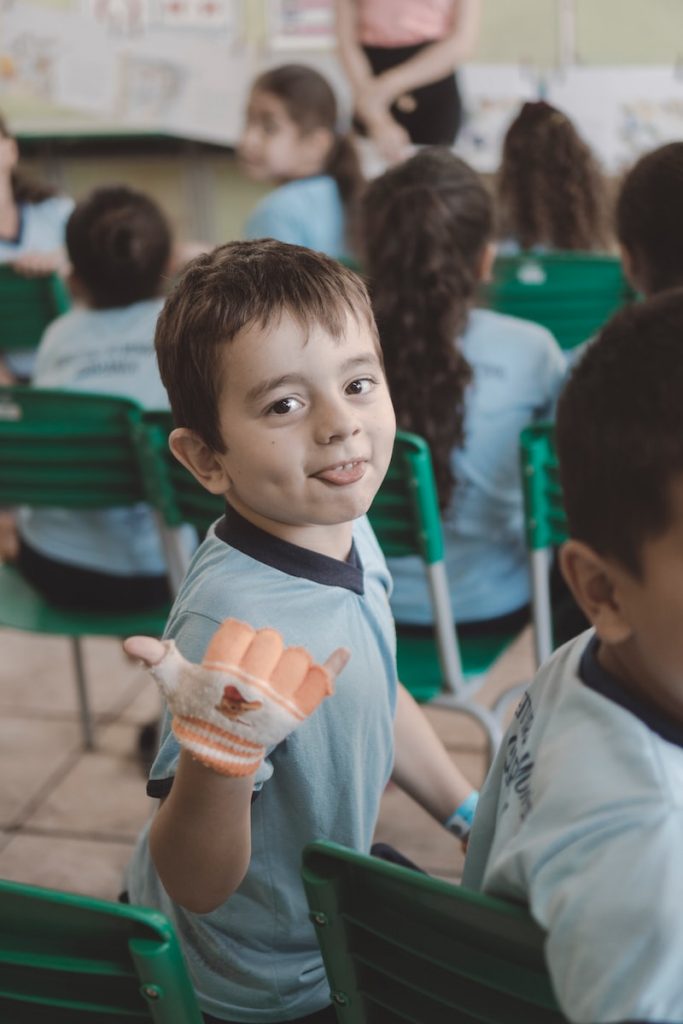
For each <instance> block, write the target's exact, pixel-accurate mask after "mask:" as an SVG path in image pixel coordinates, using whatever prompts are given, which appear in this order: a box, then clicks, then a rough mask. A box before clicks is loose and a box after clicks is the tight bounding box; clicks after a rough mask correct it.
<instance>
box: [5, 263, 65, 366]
mask: <svg viewBox="0 0 683 1024" xmlns="http://www.w3.org/2000/svg"><path fill="white" fill-rule="evenodd" d="M70 306H71V300H70V298H69V293H68V291H67V288H66V285H65V284H64V282H63V281H62V279H61V278H60V277H58V275H57V274H48V275H46V276H41V277H24V276H23V275H22V274H18V273H17V272H16V271H15V270H13V269H12V267H9V266H0V309H1V310H2V316H1V317H0V352H6V351H7V350H8V349H10V350H15V349H17V350H21V349H34V348H37V346H38V343H39V342H40V339H41V337H42V335H43V331H44V330H45V328H46V327H47V325H48V324H49V323H50V322H51V321H52V320H54V319H55V317H58V316H60V315H61V314H62V313H66V311H67V310H68V309H69V308H70Z"/></svg>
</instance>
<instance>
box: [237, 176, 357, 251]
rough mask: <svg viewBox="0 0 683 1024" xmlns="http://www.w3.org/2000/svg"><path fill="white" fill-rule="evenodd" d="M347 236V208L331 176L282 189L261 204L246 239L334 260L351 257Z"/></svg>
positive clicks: (280, 187) (308, 180) (256, 209)
mask: <svg viewBox="0 0 683 1024" xmlns="http://www.w3.org/2000/svg"><path fill="white" fill-rule="evenodd" d="M345 232H346V216H345V213H344V204H343V203H342V200H341V196H340V195H339V189H338V188H337V183H336V181H335V180H334V178H332V177H330V176H329V175H327V174H320V175H316V176H315V177H313V178H300V179H299V180H297V181H290V182H287V184H286V185H280V186H279V187H278V188H276V189H274V190H273V191H272V192H270V193H269V194H268V195H267V196H265V198H263V199H262V200H261V201H260V202H259V203H258V205H257V206H256V207H255V209H254V210H253V212H252V213H251V215H250V217H249V219H248V221H247V224H246V227H245V237H246V238H249V239H253V238H276V239H277V240H278V241H279V242H289V243H290V244H291V245H305V246H306V247H307V248H309V249H315V250H316V251H318V252H324V253H326V255H327V256H332V257H333V258H334V259H341V258H346V257H348V255H349V252H348V247H347V245H346V237H345Z"/></svg>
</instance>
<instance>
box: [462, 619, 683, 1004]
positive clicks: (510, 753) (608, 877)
mask: <svg viewBox="0 0 683 1024" xmlns="http://www.w3.org/2000/svg"><path fill="white" fill-rule="evenodd" d="M597 644H598V641H597V638H596V637H595V635H594V633H593V631H592V630H589V631H588V632H587V633H584V634H582V635H581V636H579V637H577V638H576V639H575V640H572V641H570V642H569V643H568V644H565V646H564V647H561V648H560V649H559V651H557V652H556V653H555V654H554V655H553V657H552V658H551V659H550V660H549V661H548V662H547V663H546V664H545V665H544V666H543V667H542V668H541V669H540V671H539V672H538V674H537V676H536V678H535V680H534V682H533V684H532V685H531V687H530V688H529V690H528V692H527V694H526V695H525V696H524V698H523V699H522V701H521V703H520V705H519V707H518V708H517V711H516V713H515V717H514V720H513V722H512V725H511V726H510V727H509V729H508V731H507V733H506V735H505V737H504V739H503V743H502V745H501V748H500V750H499V752H498V755H497V757H496V759H495V761H494V764H493V766H492V768H491V771H490V773H489V775H488V778H487V780H486V783H485V784H484V787H483V790H482V793H481V796H480V799H479V805H478V808H477V814H476V817H475V821H474V827H473V829H472V834H471V837H470V842H469V847H468V851H467V858H466V862H465V869H464V874H463V885H465V886H467V887H469V888H471V889H477V890H479V891H482V892H486V893H489V894H490V895H492V896H498V897H501V898H502V899H506V900H512V901H514V902H516V903H522V904H525V905H527V906H528V908H529V910H530V912H531V914H532V916H533V917H534V918H535V919H536V921H537V922H538V924H539V925H540V926H541V928H543V929H544V930H545V931H546V932H547V940H546V944H545V954H546V959H547V962H548V967H549V970H550V975H551V978H552V982H553V987H554V989H555V992H556V995H557V999H558V1002H559V1004H560V1006H561V1008H562V1010H563V1011H564V1013H565V1014H566V1015H567V1016H568V1017H569V1019H570V1020H572V1021H576V1022H581V1024H588V1022H593V1024H603V1022H604V1024H607V1022H616V1021H652V1022H655V1021H656V1022H658V1024H672V1022H680V1021H683V970H681V950H683V914H682V913H681V908H682V907H683V871H682V870H681V865H683V727H681V726H680V725H676V724H674V723H672V722H671V720H670V719H669V718H668V717H667V716H666V715H664V714H663V713H662V712H661V711H659V710H658V709H657V708H655V707H654V706H653V705H650V704H649V703H648V702H647V701H646V700H645V699H643V698H641V697H639V696H637V695H634V694H631V693H629V691H627V690H626V689H625V688H624V686H623V685H622V684H621V683H620V681H619V680H618V679H615V678H613V677H612V676H611V675H610V674H609V673H607V672H606V671H605V670H604V669H603V668H602V667H601V665H600V664H599V662H598V660H597V649H598V648H597Z"/></svg>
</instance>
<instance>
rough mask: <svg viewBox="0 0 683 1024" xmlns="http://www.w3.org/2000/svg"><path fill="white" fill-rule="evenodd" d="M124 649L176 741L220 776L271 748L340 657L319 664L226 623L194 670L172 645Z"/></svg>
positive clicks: (318, 697) (328, 681)
mask: <svg viewBox="0 0 683 1024" xmlns="http://www.w3.org/2000/svg"><path fill="white" fill-rule="evenodd" d="M124 647H125V650H126V651H127V652H128V654H130V655H132V656H133V657H139V658H142V660H143V661H144V662H145V663H146V664H147V666H148V668H149V669H150V671H151V673H152V675H153V676H154V678H155V679H156V681H157V683H158V685H159V688H160V690H161V692H162V693H163V695H164V697H165V698H166V701H167V703H168V706H169V708H170V710H171V711H172V712H173V722H172V728H173V732H174V733H175V735H176V737H177V739H178V742H179V743H180V744H181V745H182V746H183V747H185V749H186V750H188V751H189V752H190V753H191V754H192V756H193V757H194V758H196V759H197V760H198V761H201V762H202V763H203V764H205V765H207V766H208V767H209V768H213V770H214V771H217V772H220V773H221V774H223V775H232V776H242V775H252V774H253V773H254V772H255V771H256V769H257V768H258V766H259V765H260V764H261V761H262V760H263V757H264V756H265V753H266V750H267V749H268V748H271V747H274V746H276V745H277V744H278V743H280V741H281V740H283V739H284V738H285V736H288V735H289V733H290V732H292V730H294V729H296V727H297V726H298V725H300V724H301V722H303V721H304V719H306V718H307V717H308V716H309V715H310V714H311V713H312V712H313V711H315V709H316V708H317V707H318V705H319V704H320V702H321V701H322V700H323V698H324V697H327V696H329V695H330V694H331V693H333V689H334V688H333V682H332V679H333V675H334V674H336V672H338V671H341V668H342V667H343V665H344V664H345V663H346V660H347V657H348V656H347V654H346V652H344V651H342V650H341V649H340V650H339V651H335V653H334V654H333V655H331V657H330V658H329V659H328V661H327V662H326V663H325V665H324V666H323V665H318V664H315V663H314V662H313V659H312V658H311V656H310V654H309V653H308V651H306V650H305V649H304V648H303V647H285V646H284V643H283V641H282V637H281V636H280V634H279V633H278V632H277V631H276V630H274V629H259V630H254V629H252V628H251V626H248V625H246V623H244V622H238V621H237V619H226V620H225V621H224V622H223V623H222V624H221V625H220V626H219V628H218V630H217V632H216V633H215V634H214V636H213V638H212V639H211V642H210V643H209V646H208V648H207V651H206V654H205V655H204V659H203V661H202V663H201V665H194V664H192V663H191V662H189V661H186V659H185V658H184V657H183V656H182V654H181V653H180V651H179V650H178V649H177V648H176V645H175V643H174V642H173V640H163V641H159V640H153V639H152V638H151V637H130V639H128V640H126V641H125V643H124Z"/></svg>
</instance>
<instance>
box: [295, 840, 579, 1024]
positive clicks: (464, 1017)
mask: <svg viewBox="0 0 683 1024" xmlns="http://www.w3.org/2000/svg"><path fill="white" fill-rule="evenodd" d="M302 877H303V882H304V888H305V890H306V896H307V899H308V904H309V908H310V912H311V913H310V916H311V920H312V921H313V923H314V925H315V929H316V934H317V937H318V942H319V944H320V949H321V951H322V956H323V961H324V964H325V970H326V972H327V979H328V982H329V985H330V991H331V994H332V1000H333V1004H334V1006H335V1008H336V1013H337V1019H338V1021H339V1024H401V1022H407V1024H456V1022H457V1024H474V1022H482V1024H483V1022H485V1024H513V1022H515V1024H517V1022H518V1024H561V1022H565V1018H564V1017H563V1015H562V1014H561V1012H560V1011H559V1009H558V1006H557V1003H556V1000H555V997H554V994H553V991H552V987H551V985H550V980H549V977H548V974H547V969H546V966H545V961H544V958H543V942H544V936H543V933H542V932H541V931H540V929H539V928H538V927H537V926H536V924H535V923H534V922H533V921H532V920H531V918H530V917H529V916H528V914H527V913H526V912H525V911H524V910H522V909H521V908H519V907H516V906H513V905H511V904H507V903H503V902H502V901H500V900H494V899H492V898H490V897H487V896H483V895H481V894H480V893H475V892H471V891H469V890H466V889H463V888H461V887H460V886H455V885H451V884H450V883H447V882H443V881H440V880H438V879H435V878H430V877H428V876H427V875H423V874H420V873H419V872H416V871H411V870H409V869H407V868H403V867H400V866H398V865H395V864H389V863H387V862H386V861H382V860H379V859H378V858H375V857H368V856H365V855H364V854H360V853H356V852H354V851H352V850H347V849H346V848H344V847H341V846H337V845H336V844H334V843H327V842H316V843H312V844H310V845H309V846H307V847H306V848H305V850H304V854H303V869H302Z"/></svg>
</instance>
